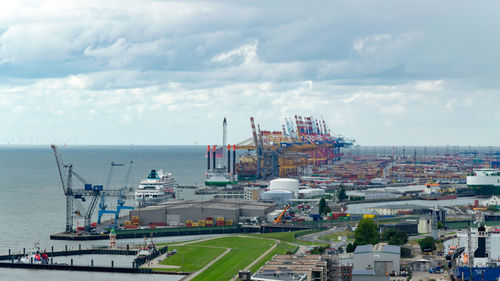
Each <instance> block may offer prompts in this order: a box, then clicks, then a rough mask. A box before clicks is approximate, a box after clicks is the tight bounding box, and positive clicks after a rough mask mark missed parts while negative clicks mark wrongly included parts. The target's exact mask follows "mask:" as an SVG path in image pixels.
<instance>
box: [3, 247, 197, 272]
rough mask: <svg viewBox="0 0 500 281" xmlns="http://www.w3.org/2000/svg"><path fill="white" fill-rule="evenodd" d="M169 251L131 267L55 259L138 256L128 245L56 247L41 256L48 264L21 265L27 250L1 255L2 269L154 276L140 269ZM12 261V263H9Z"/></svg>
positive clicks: (147, 270) (148, 269)
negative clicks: (96, 264)
mask: <svg viewBox="0 0 500 281" xmlns="http://www.w3.org/2000/svg"><path fill="white" fill-rule="evenodd" d="M167 251H168V247H167V246H165V247H162V248H159V249H158V250H157V251H155V252H153V253H151V254H150V255H149V256H146V257H144V258H139V259H137V258H136V259H134V261H133V262H132V263H131V266H130V267H115V266H114V261H113V260H111V261H110V266H94V261H93V260H91V265H90V266H82V265H74V264H73V259H71V261H70V264H54V262H53V257H62V256H80V255H136V254H137V252H138V251H137V250H133V249H130V247H129V245H127V247H126V249H106V248H91V249H82V248H81V245H80V246H79V249H78V250H68V248H67V246H66V247H65V249H64V250H63V251H54V247H51V251H44V252H41V254H46V255H47V256H48V257H49V258H50V261H49V263H47V264H43V263H42V264H37V263H34V262H33V259H31V261H30V263H19V262H18V260H19V258H21V257H24V256H25V255H26V248H24V249H23V253H18V254H14V253H11V250H10V249H9V254H8V255H1V256H0V261H5V262H0V268H2V267H3V268H25V269H44V270H69V271H93V272H116V273H142V274H152V273H158V272H153V270H152V269H150V268H140V267H141V266H142V265H143V264H145V263H147V262H149V261H151V260H153V259H154V258H156V257H158V256H160V255H163V254H164V253H166V252H167ZM9 261H10V262H9ZM162 273H163V274H177V275H179V274H181V275H185V274H188V273H175V272H173V273H172V272H162Z"/></svg>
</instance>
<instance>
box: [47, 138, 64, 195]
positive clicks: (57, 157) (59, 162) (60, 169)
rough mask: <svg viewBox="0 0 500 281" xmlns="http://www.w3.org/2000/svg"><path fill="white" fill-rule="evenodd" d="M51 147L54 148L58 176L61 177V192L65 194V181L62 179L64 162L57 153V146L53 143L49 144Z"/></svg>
mask: <svg viewBox="0 0 500 281" xmlns="http://www.w3.org/2000/svg"><path fill="white" fill-rule="evenodd" d="M50 147H51V148H52V150H54V156H55V158H56V163H57V170H58V171H59V178H60V179H61V185H62V188H63V192H64V194H66V192H67V191H66V184H67V183H66V182H65V181H64V178H65V175H64V172H63V171H64V169H63V166H64V163H62V160H61V159H60V156H59V153H58V151H57V146H55V145H53V144H52V145H51V146H50Z"/></svg>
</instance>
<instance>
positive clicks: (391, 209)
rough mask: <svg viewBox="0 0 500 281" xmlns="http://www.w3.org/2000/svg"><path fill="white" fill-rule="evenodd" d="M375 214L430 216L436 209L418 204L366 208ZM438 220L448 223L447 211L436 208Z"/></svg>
mask: <svg viewBox="0 0 500 281" xmlns="http://www.w3.org/2000/svg"><path fill="white" fill-rule="evenodd" d="M365 209H367V210H371V211H373V212H374V213H376V214H378V215H382V216H397V215H410V214H413V215H430V216H432V213H433V212H434V208H432V207H429V206H422V205H416V204H401V205H387V204H386V205H382V206H376V207H368V208H365ZM435 209H436V220H437V221H440V222H442V223H443V224H444V223H445V221H446V210H445V209H444V208H441V207H435Z"/></svg>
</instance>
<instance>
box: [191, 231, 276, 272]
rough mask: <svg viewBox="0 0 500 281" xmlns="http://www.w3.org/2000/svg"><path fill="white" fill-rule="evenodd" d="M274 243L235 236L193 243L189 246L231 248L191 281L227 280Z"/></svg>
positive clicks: (272, 241)
mask: <svg viewBox="0 0 500 281" xmlns="http://www.w3.org/2000/svg"><path fill="white" fill-rule="evenodd" d="M275 243H276V242H275V241H274V240H271V239H257V238H247V237H236V236H232V237H223V238H218V239H213V240H208V241H202V242H198V243H193V244H191V245H200V246H209V247H224V248H231V252H229V253H228V254H227V255H225V256H224V257H222V258H221V259H220V260H218V261H217V262H216V263H214V264H213V265H212V266H211V267H209V268H208V269H207V270H205V271H204V272H203V273H201V274H200V275H198V276H197V277H195V278H194V279H193V280H196V281H200V280H229V279H231V278H232V277H233V276H234V275H236V274H237V273H238V271H239V270H241V269H243V268H245V267H246V266H247V265H249V264H250V263H251V262H253V261H254V260H256V259H257V258H258V257H259V256H260V255H262V253H264V252H265V251H266V250H267V249H269V248H270V247H272V246H273V245H274V244H275Z"/></svg>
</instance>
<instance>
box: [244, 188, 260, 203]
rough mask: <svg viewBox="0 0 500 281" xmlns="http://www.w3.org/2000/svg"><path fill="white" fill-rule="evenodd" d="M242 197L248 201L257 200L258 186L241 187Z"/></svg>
mask: <svg viewBox="0 0 500 281" xmlns="http://www.w3.org/2000/svg"><path fill="white" fill-rule="evenodd" d="M243 199H245V200H249V201H258V200H259V199H260V187H258V186H247V187H245V188H243Z"/></svg>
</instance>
